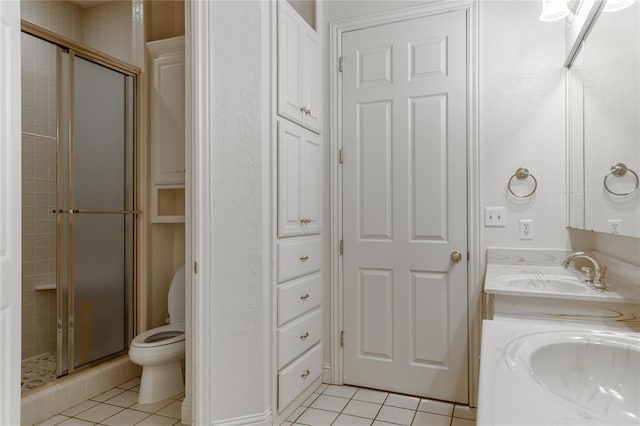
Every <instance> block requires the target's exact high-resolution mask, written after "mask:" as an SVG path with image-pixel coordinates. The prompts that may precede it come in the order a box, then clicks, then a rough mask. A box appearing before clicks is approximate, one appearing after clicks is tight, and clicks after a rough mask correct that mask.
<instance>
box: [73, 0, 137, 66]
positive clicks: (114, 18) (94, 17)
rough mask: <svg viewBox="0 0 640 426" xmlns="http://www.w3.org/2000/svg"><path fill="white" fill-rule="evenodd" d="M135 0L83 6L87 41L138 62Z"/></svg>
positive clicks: (114, 54)
mask: <svg viewBox="0 0 640 426" xmlns="http://www.w3.org/2000/svg"><path fill="white" fill-rule="evenodd" d="M132 11H133V9H132V5H131V1H109V2H106V3H103V4H99V5H96V6H92V7H88V8H86V9H83V14H82V28H83V35H84V39H83V43H84V44H86V45H87V46H91V47H92V48H94V49H96V50H99V51H101V52H104V53H106V54H108V55H111V56H114V57H116V58H118V59H120V60H123V61H125V62H128V63H130V64H135V63H136V62H135V61H134V54H135V49H134V45H135V44H134V43H132V40H133V26H132Z"/></svg>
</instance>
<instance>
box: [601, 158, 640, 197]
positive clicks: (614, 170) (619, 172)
mask: <svg viewBox="0 0 640 426" xmlns="http://www.w3.org/2000/svg"><path fill="white" fill-rule="evenodd" d="M627 172H630V173H631V174H632V175H633V177H634V178H635V179H636V184H635V186H634V187H633V189H631V191H629V192H615V191H612V190H611V188H609V185H607V179H608V178H609V176H615V177H621V176H624V175H626V174H627ZM638 183H640V179H638V174H637V173H636V172H634V171H633V170H631V169H630V168H628V167H627V165H626V164H624V163H616V164H614V165H613V166H611V169H609V173H608V174H607V175H606V176H605V177H604V189H606V190H607V192H608V193H609V194H612V195H622V196H624V195H630V194H633V193H634V192H635V191H636V190H637V189H638Z"/></svg>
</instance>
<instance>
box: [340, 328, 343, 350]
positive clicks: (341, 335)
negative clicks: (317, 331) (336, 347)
mask: <svg viewBox="0 0 640 426" xmlns="http://www.w3.org/2000/svg"><path fill="white" fill-rule="evenodd" d="M340 347H341V348H344V331H341V332H340Z"/></svg>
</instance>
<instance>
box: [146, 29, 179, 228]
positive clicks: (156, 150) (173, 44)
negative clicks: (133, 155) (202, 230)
mask: <svg viewBox="0 0 640 426" xmlns="http://www.w3.org/2000/svg"><path fill="white" fill-rule="evenodd" d="M147 48H148V49H149V53H150V55H151V58H152V61H153V67H152V72H151V74H152V75H151V78H152V82H153V88H152V90H151V93H150V97H151V176H152V188H151V202H152V209H151V221H152V222H184V182H185V179H184V177H185V140H184V139H185V109H184V99H185V91H184V90H185V89H184V87H185V75H184V37H174V38H169V39H165V40H158V41H152V42H149V43H147Z"/></svg>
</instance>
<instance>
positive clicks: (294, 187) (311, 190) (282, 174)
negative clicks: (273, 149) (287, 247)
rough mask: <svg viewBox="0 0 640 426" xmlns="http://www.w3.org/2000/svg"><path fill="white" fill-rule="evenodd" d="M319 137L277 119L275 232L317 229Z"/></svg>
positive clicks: (281, 234)
mask: <svg viewBox="0 0 640 426" xmlns="http://www.w3.org/2000/svg"><path fill="white" fill-rule="evenodd" d="M321 157H322V152H321V146H320V137H319V136H318V135H317V134H315V133H312V132H309V131H308V130H305V129H303V128H302V127H300V126H297V125H295V124H293V123H290V122H288V121H285V120H280V121H279V123H278V236H279V237H287V236H294V235H308V234H317V233H320V205H321V200H320V197H321V196H322V193H321V190H320V188H321V179H322V176H321V173H320V162H321V161H322V158H321Z"/></svg>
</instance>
